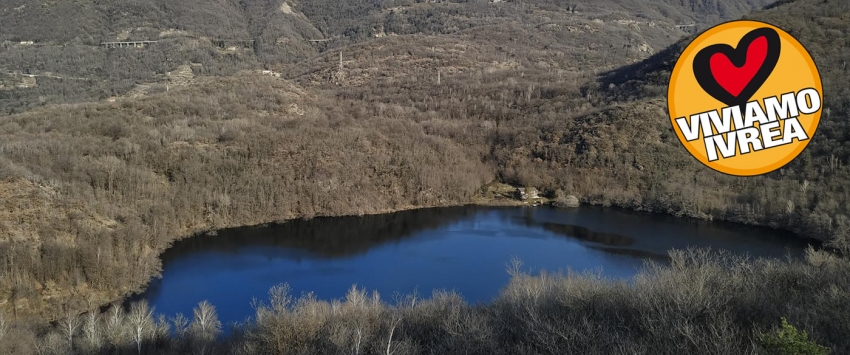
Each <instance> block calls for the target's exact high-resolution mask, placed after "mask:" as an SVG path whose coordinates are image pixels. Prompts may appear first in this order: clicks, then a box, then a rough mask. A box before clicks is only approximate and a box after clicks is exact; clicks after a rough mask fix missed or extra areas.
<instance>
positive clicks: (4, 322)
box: [0, 313, 9, 340]
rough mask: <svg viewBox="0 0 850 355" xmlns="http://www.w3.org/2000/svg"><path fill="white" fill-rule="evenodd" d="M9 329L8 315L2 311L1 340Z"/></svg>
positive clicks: (0, 318)
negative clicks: (5, 315)
mask: <svg viewBox="0 0 850 355" xmlns="http://www.w3.org/2000/svg"><path fill="white" fill-rule="evenodd" d="M8 331H9V321H7V320H6V317H4V316H3V314H2V313H0V340H2V339H3V337H4V336H5V335H6V332H8Z"/></svg>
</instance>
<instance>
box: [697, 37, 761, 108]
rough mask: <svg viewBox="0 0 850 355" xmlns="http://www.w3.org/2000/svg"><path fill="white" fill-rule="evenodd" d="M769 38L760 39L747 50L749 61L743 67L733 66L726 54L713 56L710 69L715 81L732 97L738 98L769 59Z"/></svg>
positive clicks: (754, 41)
mask: <svg viewBox="0 0 850 355" xmlns="http://www.w3.org/2000/svg"><path fill="white" fill-rule="evenodd" d="M767 47H768V43H767V38H766V37H764V36H762V37H758V38H756V39H755V40H753V42H752V43H751V44H750V46H749V48H747V60H746V62H744V65H743V66H740V67H739V66H736V65H735V64H732V60H730V59H729V57H728V56H726V54H724V53H714V55H712V56H711V60H710V67H711V74H712V75H713V76H714V80H715V81H717V83H718V84H720V86H721V87H723V89H724V90H726V92H728V93H730V94H732V96H735V97H738V95H740V94H741V91H744V88H746V87H747V85H748V84H749V83H750V81H752V80H753V78H754V77H755V76H756V73H758V72H759V69H761V67H762V65H764V61H765V59H767Z"/></svg>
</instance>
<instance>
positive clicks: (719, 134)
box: [667, 21, 823, 176]
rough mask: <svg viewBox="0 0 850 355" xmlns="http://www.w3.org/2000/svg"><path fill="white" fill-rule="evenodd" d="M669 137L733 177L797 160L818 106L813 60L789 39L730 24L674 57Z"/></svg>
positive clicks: (768, 28)
mask: <svg viewBox="0 0 850 355" xmlns="http://www.w3.org/2000/svg"><path fill="white" fill-rule="evenodd" d="M667 104H668V108H669V111H670V122H671V123H672V124H673V130H674V131H676V135H677V136H678V137H679V140H680V141H681V142H682V145H684V146H685V148H687V150H688V152H690V153H691V155H693V156H694V157H695V158H696V159H697V160H699V161H700V162H701V163H703V164H705V165H706V166H708V167H709V168H712V169H714V170H717V171H719V172H722V173H726V174H730V175H737V176H754V175H761V174H766V173H769V172H771V171H774V170H776V169H779V168H781V167H782V166H784V165H785V164H788V163H789V162H791V161H792V160H794V158H795V157H797V155H799V154H800V152H802V151H803V149H805V148H806V146H807V145H808V144H809V141H811V139H812V136H813V135H814V134H815V131H816V130H817V127H818V123H819V122H820V115H821V111H822V107H823V87H822V85H821V78H820V74H819V73H818V70H817V67H816V66H815V63H814V61H813V60H812V57H811V55H809V53H808V51H806V49H805V48H804V47H803V45H802V44H800V42H798V41H797V40H796V39H794V37H792V36H791V35H790V34H788V33H787V32H785V31H783V30H782V29H780V28H778V27H776V26H773V25H770V24H767V23H763V22H757V21H732V22H727V23H724V24H721V25H718V26H716V27H713V28H711V29H709V30H708V31H706V32H704V33H702V34H701V35H699V36H698V37H697V38H696V39H694V40H693V42H691V43H690V44H689V45H688V47H687V48H685V51H684V52H683V53H682V55H681V56H680V57H679V60H678V62H677V63H676V67H675V68H674V69H673V73H672V75H671V76H670V86H669V90H668V94H667Z"/></svg>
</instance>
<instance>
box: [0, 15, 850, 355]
mask: <svg viewBox="0 0 850 355" xmlns="http://www.w3.org/2000/svg"><path fill="white" fill-rule="evenodd" d="M768 3H770V1H743V0H742V1H735V0H701V1H674V0H642V1H615V0H609V1H594V2H592V1H554V0H528V1H522V2H511V1H507V2H498V3H490V2H489V1H466V2H464V1H458V2H434V3H432V2H418V1H409V0H407V1H405V0H395V1H392V0H387V1H346V2H339V1H330V0H322V1H305V2H303V3H301V2H282V1H259V0H251V1H247V0H245V1H226V0H218V1H212V2H204V3H203V4H196V3H194V2H190V1H181V2H168V1H160V0H139V1H134V2H117V1H115V2H113V1H79V2H69V1H51V2H47V3H44V4H41V3H35V2H32V1H31V0H14V1H7V2H6V3H4V5H0V41H3V42H2V45H0V114H3V115H4V116H2V117H0V197H2V199H0V206H2V208H0V267H2V269H0V310H2V318H0V350H2V351H0V352H2V353H24V354H26V353H34V352H39V353H65V352H68V351H72V352H80V353H116V352H119V353H124V352H126V353H167V352H174V353H183V352H186V351H188V350H189V349H191V350H193V351H195V352H202V353H210V351H215V352H218V353H228V352H230V353H251V354H252V353H299V354H300V353H356V354H360V353H363V354H367V353H379V352H380V353H393V354H416V353H421V354H428V353H447V352H448V353H482V354H483V353H499V352H502V353H529V354H543V353H562V352H565V351H567V352H576V353H600V354H601V353H669V352H671V351H673V350H674V349H675V352H676V353H682V352H683V351H684V350H682V349H689V350H691V351H690V352H692V353H714V354H718V353H721V354H722V353H728V354H740V353H758V352H761V351H763V350H764V349H762V348H761V347H760V346H759V342H758V341H757V340H758V337H757V333H758V332H761V331H764V332H767V331H771V330H772V329H774V328H775V327H776V326H778V324H779V323H778V322H779V317H787V318H788V320H789V322H790V323H792V324H794V325H795V326H799V327H801V328H802V329H806V330H807V331H809V332H810V333H811V336H812V337H813V338H814V339H815V340H816V341H817V342H818V343H821V344H824V345H826V346H829V347H832V348H833V350H834V351H835V353H843V352H847V351H850V344H848V343H847V340H846V338H847V337H846V335H847V334H848V333H850V329H848V328H847V325H846V324H844V323H846V322H844V323H842V321H840V320H841V319H846V318H847V317H848V316H850V309H848V308H847V302H846V300H847V299H848V291H847V290H848V286H850V284H848V277H847V275H848V273H847V271H850V270H848V267H849V266H848V261H847V259H846V257H840V256H835V255H831V254H828V253H826V252H812V253H810V256H809V259H808V260H807V261H806V262H804V263H801V262H785V261H741V260H730V259H728V258H724V257H718V256H709V255H702V254H700V253H701V252H695V254H687V255H682V254H675V255H673V260H674V263H673V265H672V266H671V267H655V268H650V269H648V270H647V271H645V272H644V274H643V275H642V276H641V277H640V278H639V281H638V283H637V285H634V286H626V285H619V284H612V283H608V282H604V281H602V280H597V279H595V278H593V277H589V276H576V275H573V276H568V277H554V278H551V279H547V277H543V276H541V277H532V276H529V275H524V274H517V275H516V276H515V277H514V281H513V283H512V284H511V285H510V286H509V287H508V288H507V289H505V291H504V292H503V294H502V296H501V297H500V298H499V299H498V300H497V301H496V302H495V303H493V304H491V305H486V306H470V305H465V304H463V303H462V302H461V301H460V300H459V299H458V298H457V297H456V296H454V295H450V294H439V295H435V296H434V297H433V298H431V299H428V300H422V301H421V303H420V301H417V303H416V304H415V305H414V304H413V303H409V304H408V303H404V304H403V305H400V306H388V305H386V304H384V303H380V302H376V301H374V300H372V299H369V298H368V297H367V295H363V294H361V293H359V292H353V293H352V294H351V296H350V297H349V299H348V300H346V301H345V302H344V303H341V304H330V303H323V302H319V301H316V300H312V299H310V298H303V299H300V300H297V301H296V300H295V299H292V298H291V297H290V296H289V295H287V294H285V293H284V292H283V289H276V290H273V292H272V299H271V300H270V302H271V303H270V304H269V305H265V306H261V307H258V311H257V312H258V313H257V318H256V319H255V321H254V322H253V323H250V324H246V325H244V326H243V327H240V328H239V329H238V330H237V331H236V332H235V333H234V334H227V335H226V336H225V335H221V334H219V332H220V328H219V326H220V324H219V325H217V324H216V321H215V318H214V307H215V306H216V305H208V304H207V305H201V306H199V308H198V310H197V311H196V314H195V315H193V316H192V317H190V318H193V319H186V318H182V319H164V318H163V319H159V320H155V319H154V316H153V314H152V313H151V312H152V311H151V310H149V309H147V308H146V307H145V305H143V304H139V305H136V306H134V308H133V309H131V310H129V312H128V313H126V314H125V313H122V312H124V311H122V310H119V309H118V308H113V309H112V310H109V311H107V312H106V313H104V314H98V312H94V310H98V309H100V307H101V306H102V305H105V304H108V303H110V302H113V301H116V300H119V299H121V298H122V297H125V296H127V295H128V294H130V293H132V292H135V291H138V290H140V289H141V288H143V287H144V286H145V285H146V284H147V282H148V281H149V280H150V278H151V277H152V276H156V275H157V274H158V273H159V272H160V271H161V270H160V268H161V262H160V260H159V258H158V257H159V254H160V253H161V252H162V251H163V250H165V249H166V248H168V247H169V246H170V245H171V243H172V242H173V241H174V240H176V239H178V238H184V237H187V236H191V235H194V234H197V233H200V232H203V231H207V230H214V229H219V228H225V227H232V226H240V225H251V224H260V223H266V222H273V221H283V220H289V219H295V218H311V217H314V216H339V215H357V214H366V213H380V212H389V211H395V210H400V209H408V208H417V207H428V206H448V205H459V204H465V203H470V202H475V201H478V200H481V199H483V198H484V196H482V195H483V193H484V191H483V189H482V186H484V185H486V184H487V183H489V182H492V181H499V182H505V183H510V184H514V185H518V186H535V187H538V188H540V189H541V190H542V191H544V192H545V193H546V194H549V195H554V194H555V193H556V191H559V192H562V193H566V194H571V195H575V196H577V197H578V198H579V199H580V200H581V201H582V202H584V203H592V204H600V205H607V206H620V207H625V208H630V209H636V210H643V211H651V212H660V213H669V214H674V215H677V216H682V217H694V218H701V219H715V220H729V221H734V222H740V223H747V224H759V225H766V226H771V227H776V228H783V229H788V230H791V231H793V232H795V233H797V234H799V235H800V236H803V237H809V238H816V239H819V240H822V241H825V242H827V243H828V245H830V246H833V247H836V248H837V249H845V250H846V249H847V248H848V245H850V239H848V238H850V216H849V215H848V213H847V210H848V207H850V206H848V190H847V186H846V183H845V181H847V179H848V177H850V168H848V167H847V164H848V160H850V146H848V143H847V142H848V134H850V127H848V123H847V122H848V121H847V119H848V117H850V87H848V86H847V84H846V83H847V82H848V79H850V68H848V67H847V62H848V61H850V36H848V30H850V25H848V24H850V4H847V3H845V2H838V1H834V0H829V1H826V0H796V1H782V2H780V3H777V4H775V5H772V6H768V8H766V9H763V10H758V9H760V8H761V7H762V6H764V5H767V4H768ZM753 10H755V11H754V12H751V11H753ZM742 16H744V17H746V18H753V19H760V20H765V21H768V22H770V23H773V24H775V25H777V26H780V27H782V28H784V29H786V30H788V31H789V32H790V33H791V34H793V35H794V36H796V37H797V38H798V39H799V40H800V41H801V42H803V43H804V44H805V45H806V47H807V49H808V50H809V51H810V52H811V53H812V55H813V57H814V59H815V61H816V62H817V64H818V66H819V69H820V71H821V75H822V77H823V80H824V91H825V108H824V115H823V118H822V120H821V124H820V127H819V129H818V133H817V135H816V136H815V138H814V139H813V141H812V143H811V144H810V145H809V147H808V149H806V150H805V151H804V153H803V154H802V155H801V156H800V157H798V158H797V159H796V160H795V161H794V162H792V163H791V164H789V165H788V166H786V167H784V168H783V169H781V170H780V171H777V172H776V173H773V174H770V175H767V176H761V177H756V178H747V179H743V178H736V177H731V176H726V175H723V174H720V173H716V172H713V171H710V170H708V169H706V168H704V167H703V166H702V165H700V164H699V163H698V162H696V161H695V160H694V159H693V158H691V157H689V156H688V155H687V153H686V151H685V150H684V149H682V148H681V146H680V143H679V142H678V140H677V139H676V137H675V134H674V133H673V132H672V131H671V130H670V127H669V120H668V117H667V114H666V111H665V102H664V100H665V94H666V85H667V80H668V77H669V72H670V70H671V69H672V65H673V63H674V62H675V59H676V56H677V55H678V53H679V52H680V51H681V49H682V48H683V46H684V45H685V44H686V43H687V41H688V39H689V38H690V37H688V36H689V34H688V33H689V32H686V31H691V32H695V31H698V30H702V29H705V28H707V27H708V26H711V25H713V24H716V23H718V22H720V21H723V20H729V19H734V18H740V17H742ZM42 23H49V24H50V26H42V25H39V24H42ZM683 25H687V26H683ZM690 25H693V27H688V26H690ZM677 26H680V27H677ZM143 40H156V41H158V42H156V43H153V44H150V45H148V46H147V47H145V48H106V47H104V46H101V45H100V44H101V43H102V42H121V41H143ZM29 41H32V43H30V42H29ZM710 289H715V290H726V292H709V291H708V290H710ZM774 298H775V299H774ZM408 301H410V300H408ZM410 302H412V301H410ZM85 312H88V313H85ZM80 314H86V315H83V316H79V317H78V316H77V315H80ZM46 320H55V321H56V322H55V324H54V325H51V326H46V325H45V323H46V322H45V321H46ZM754 322H755V323H754ZM352 349H353V350H352ZM684 352H685V353H688V352H689V351H684Z"/></svg>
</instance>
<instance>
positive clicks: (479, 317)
mask: <svg viewBox="0 0 850 355" xmlns="http://www.w3.org/2000/svg"><path fill="white" fill-rule="evenodd" d="M670 256H671V260H672V262H671V264H670V265H669V266H660V265H658V264H651V263H650V264H648V265H647V267H646V269H645V270H644V271H642V272H641V273H640V274H639V275H638V276H637V277H636V278H635V279H634V281H633V282H632V283H630V284H627V283H625V282H614V281H611V280H606V279H603V278H601V277H600V276H598V275H595V274H574V273H568V274H542V275H539V276H531V275H528V274H525V273H524V272H523V271H522V269H521V264H519V263H514V264H512V265H511V266H510V268H509V271H510V272H511V273H512V274H513V278H512V280H511V282H510V284H509V285H508V286H507V287H505V289H504V290H503V291H502V292H501V294H500V295H499V296H498V297H497V298H496V299H495V300H494V301H493V302H492V303H490V304H483V305H469V304H467V303H465V302H464V300H463V298H462V297H461V295H458V294H455V293H452V292H445V291H435V292H434V293H433V295H432V296H431V297H430V298H422V297H420V296H419V295H416V294H413V295H407V296H405V297H396V298H394V299H389V300H387V299H382V298H381V297H380V295H378V294H377V293H371V294H370V293H367V291H366V290H362V289H359V288H357V287H352V288H351V290H350V291H349V293H348V295H347V296H346V298H345V299H343V300H334V301H330V302H328V301H321V300H317V299H316V298H315V296H313V295H312V294H305V295H301V296H300V297H299V296H298V295H292V294H291V293H290V292H289V288H288V287H287V286H286V285H280V286H277V287H274V288H272V289H271V290H270V291H269V297H268V300H267V301H264V302H261V303H257V304H256V305H255V308H256V314H255V315H254V316H253V317H252V318H251V319H250V320H248V321H247V322H246V323H244V324H239V325H237V326H236V327H235V328H233V329H232V331H230V332H223V331H222V325H221V323H220V322H219V321H218V319H217V317H216V314H215V308H214V305H210V304H209V303H207V302H202V303H201V304H200V305H198V307H197V308H195V310H194V312H193V313H194V314H193V315H191V318H192V319H191V320H189V319H187V318H186V317H184V316H183V315H175V316H173V317H163V316H159V317H154V315H153V314H154V311H155V310H152V309H150V308H148V306H147V304H146V303H144V302H142V303H136V304H133V305H132V307H131V308H130V310H129V312H126V313H125V311H124V310H123V308H121V307H113V308H111V309H110V310H108V311H107V312H105V313H102V314H98V313H89V314H86V315H83V316H72V317H70V318H67V319H66V320H63V321H62V322H59V324H57V325H56V326H53V327H48V328H46V329H32V328H27V327H12V328H8V329H7V330H6V335H5V336H2V335H0V336H2V337H0V351H3V353H35V352H38V353H40V354H67V353H69V352H72V353H79V354H184V353H190V352H191V353H195V354H251V355H254V354H397V355H402V354H488V355H489V354H564V353H569V354H635V353H642V354H681V353H686V354H729V355H739V354H768V353H771V352H768V348H764V347H762V346H763V345H766V344H765V343H764V342H763V341H762V339H763V338H762V337H761V336H760V334H763V333H768V332H770V331H772V330H774V329H776V328H778V327H779V326H780V323H781V320H783V319H787V320H788V322H790V323H791V324H793V325H795V326H796V327H799V328H800V329H802V330H803V331H805V332H807V333H808V334H811V339H812V340H813V341H814V342H815V343H817V344H821V345H824V346H826V347H827V348H829V349H830V350H831V351H832V353H834V354H843V353H847V352H848V351H850V341H848V338H847V336H846V335H847V334H848V333H850V327H848V324H847V322H846V321H844V320H846V319H847V317H850V307H848V304H847V302H846V300H847V299H848V298H850V292H848V290H850V278H848V277H847V273H848V272H850V260H848V259H846V258H840V257H836V256H834V255H830V254H827V253H824V252H817V251H813V250H809V251H808V253H807V256H806V259H805V260H795V261H781V260H766V259H761V260H747V259H743V258H741V257H735V256H731V255H728V254H723V253H719V254H718V253H715V252H711V251H708V250H688V251H673V252H671V254H670ZM36 338H37V339H38V340H34V339H36Z"/></svg>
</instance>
